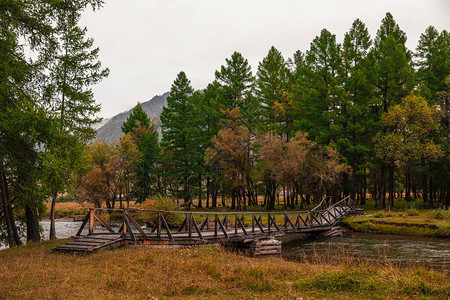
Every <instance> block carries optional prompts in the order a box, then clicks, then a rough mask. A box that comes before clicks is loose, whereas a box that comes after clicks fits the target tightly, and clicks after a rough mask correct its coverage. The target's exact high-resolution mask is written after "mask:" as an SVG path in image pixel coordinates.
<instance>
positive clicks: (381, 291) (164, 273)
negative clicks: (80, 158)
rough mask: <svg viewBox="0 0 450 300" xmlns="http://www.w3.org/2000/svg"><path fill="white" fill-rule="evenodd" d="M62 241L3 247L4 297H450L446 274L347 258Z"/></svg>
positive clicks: (0, 267) (1, 280)
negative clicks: (81, 247) (70, 248)
mask: <svg viewBox="0 0 450 300" xmlns="http://www.w3.org/2000/svg"><path fill="white" fill-rule="evenodd" d="M59 243H62V241H57V242H43V243H39V244H34V245H27V246H25V247H20V248H15V249H8V250H4V251H0V290H1V291H2V294H1V296H0V297H1V298H57V299H73V298H92V299H100V298H102V299H104V298H106V299H123V298H129V299H144V298H146V299H152V298H153V297H156V298H159V299H161V298H162V299H164V298H171V297H174V298H179V299H185V298H191V299H202V298H216V299H218V298H220V299H236V298H239V299H280V298H284V299H293V298H294V299H295V298H302V297H303V298H307V299H316V298H320V299H324V298H325V299H362V298H367V299H405V298H421V299H423V298H430V299H435V298H440V299H446V298H447V297H449V296H450V281H449V278H448V275H445V274H443V273H439V272H432V271H427V270H425V269H421V268H418V269H412V268H411V269H399V268H396V267H393V266H389V265H387V266H379V265H369V264H365V263H364V262H358V263H357V264H354V263H355V262H352V264H349V263H347V262H345V261H342V262H340V263H339V264H338V265H330V264H327V263H323V262H320V261H316V262H315V263H297V262H292V261H286V260H283V259H282V258H264V259H257V258H248V257H243V256H240V255H237V254H234V253H230V252H226V251H224V250H222V249H220V248H210V247H205V248H197V249H181V250H173V249H155V248H146V247H144V248H137V249H119V250H115V251H105V252H99V253H95V254H92V255H83V256H79V255H67V254H52V253H51V251H50V249H51V247H53V246H55V245H56V244H59Z"/></svg>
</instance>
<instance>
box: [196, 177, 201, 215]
mask: <svg viewBox="0 0 450 300" xmlns="http://www.w3.org/2000/svg"><path fill="white" fill-rule="evenodd" d="M197 206H198V208H202V174H200V173H199V174H198V205H197Z"/></svg>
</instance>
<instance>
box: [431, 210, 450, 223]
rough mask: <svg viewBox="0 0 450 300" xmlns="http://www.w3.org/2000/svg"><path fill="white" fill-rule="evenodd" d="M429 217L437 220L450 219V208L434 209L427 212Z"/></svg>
mask: <svg viewBox="0 0 450 300" xmlns="http://www.w3.org/2000/svg"><path fill="white" fill-rule="evenodd" d="M427 217H428V218H430V219H436V220H448V219H450V210H448V209H446V210H445V209H433V210H430V211H429V212H428V213H427Z"/></svg>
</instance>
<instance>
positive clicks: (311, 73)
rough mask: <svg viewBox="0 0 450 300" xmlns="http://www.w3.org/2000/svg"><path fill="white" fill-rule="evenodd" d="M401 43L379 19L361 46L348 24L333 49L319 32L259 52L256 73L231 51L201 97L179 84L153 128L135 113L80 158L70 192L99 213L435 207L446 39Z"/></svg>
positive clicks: (440, 190)
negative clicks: (320, 205) (171, 203)
mask: <svg viewBox="0 0 450 300" xmlns="http://www.w3.org/2000/svg"><path fill="white" fill-rule="evenodd" d="M405 42H406V33H405V32H403V31H402V30H401V29H400V28H399V26H398V24H397V23H396V22H395V20H394V18H393V16H392V15H391V14H390V13H387V14H386V16H385V18H384V19H383V20H382V21H381V26H380V28H379V29H378V31H377V35H376V37H375V38H374V39H372V38H371V37H370V35H369V33H368V30H367V28H366V26H365V24H364V23H363V22H362V21H360V20H359V19H357V20H355V21H354V22H353V25H352V27H351V28H350V29H349V31H348V32H347V33H346V34H345V37H344V41H343V42H342V43H338V42H337V41H336V37H335V35H334V34H332V33H330V32H329V31H328V30H326V29H323V30H322V31H321V32H320V35H319V36H317V37H316V38H314V40H313V41H312V42H311V46H310V49H309V50H307V51H305V52H302V51H297V52H296V53H295V54H294V56H293V57H292V58H288V59H285V58H284V57H283V55H282V54H281V53H280V51H278V50H277V49H276V48H275V47H272V48H270V49H269V52H268V53H267V56H266V57H264V58H263V59H262V61H261V62H260V63H259V65H258V68H257V71H256V74H255V75H253V73H252V70H251V67H250V65H249V63H248V61H247V59H245V58H244V57H243V56H242V54H240V53H239V52H234V53H233V54H232V55H231V57H230V58H227V59H225V64H224V65H222V66H220V68H219V69H218V70H217V71H216V72H215V80H214V81H213V82H212V83H210V84H209V85H208V86H207V87H206V88H205V89H204V90H201V91H194V89H193V88H192V86H191V84H190V81H189V79H188V77H187V75H186V74H185V73H184V72H180V73H179V74H178V76H177V78H176V79H175V81H174V82H173V85H172V88H171V90H170V95H169V97H168V99H167V102H168V104H167V107H165V108H164V110H163V113H162V114H161V118H160V120H149V118H148V117H147V115H146V114H145V112H144V111H143V110H142V108H141V107H140V105H139V104H138V105H137V106H136V107H135V108H134V110H133V112H132V114H131V115H130V117H129V118H128V119H127V121H126V122H125V123H124V124H123V126H122V131H123V133H124V134H125V135H124V136H123V137H122V138H121V139H120V141H117V143H115V144H113V145H107V144H106V143H105V142H103V141H96V142H94V143H93V144H91V145H90V146H89V147H88V149H87V152H86V157H87V160H88V161H89V162H90V166H91V167H90V170H89V171H87V173H84V174H81V175H80V174H79V175H80V176H79V177H78V183H79V184H78V187H77V194H78V195H79V196H80V197H81V199H83V200H85V201H92V202H94V203H95V205H97V206H101V205H102V204H103V202H104V201H106V203H105V205H107V206H108V207H114V206H115V202H116V201H115V199H120V201H122V199H135V198H136V199H137V201H138V202H143V201H145V200H146V199H148V198H151V197H152V196H153V195H158V194H165V195H171V196H173V197H174V198H176V199H183V200H184V202H186V203H193V204H194V203H195V205H196V206H197V207H199V208H201V207H206V208H209V207H212V208H214V207H217V205H218V204H220V205H221V206H223V207H226V206H229V207H230V208H231V209H246V207H247V206H248V205H257V204H262V205H264V206H265V207H266V208H267V209H269V210H270V209H274V208H275V203H276V201H278V202H279V201H280V199H279V198H280V196H281V197H282V200H281V203H283V204H284V209H286V208H294V207H299V208H300V209H304V207H305V206H304V205H305V204H306V205H308V204H310V203H311V202H317V201H318V200H320V199H322V197H323V196H324V195H329V196H333V197H334V198H335V199H338V198H342V197H344V196H347V195H351V198H352V199H353V201H354V202H355V203H358V204H364V203H365V200H366V198H367V197H371V198H372V199H376V205H377V208H378V209H383V208H386V207H393V206H394V205H395V203H394V199H395V198H406V199H407V200H412V199H417V198H422V199H423V202H424V205H426V206H428V207H437V206H444V205H445V206H448V205H449V204H450V202H449V195H448V178H449V176H448V175H449V173H448V172H449V170H448V166H449V161H448V157H449V156H448V149H449V147H448V141H449V140H448V137H449V108H448V91H449V84H450V77H449V35H448V32H447V31H445V30H444V31H443V32H441V33H439V32H438V31H437V30H436V29H435V28H434V27H432V26H430V27H428V28H427V29H426V30H425V32H424V33H423V34H422V35H421V37H420V40H419V43H418V45H417V48H416V50H415V51H414V52H413V51H411V50H408V49H407V48H406V47H405ZM158 127H161V134H162V139H161V141H159V134H158V130H157V128H158ZM99 187H101V188H99ZM258 196H260V197H264V200H263V202H262V203H259V202H258ZM192 199H195V202H191V200H192ZM226 199H231V204H230V203H228V202H226V201H225V200H226ZM218 201H219V203H218ZM260 202H261V201H260ZM121 203H122V202H120V205H122V204H121Z"/></svg>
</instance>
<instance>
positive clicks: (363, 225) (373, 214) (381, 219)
mask: <svg viewBox="0 0 450 300" xmlns="http://www.w3.org/2000/svg"><path fill="white" fill-rule="evenodd" d="M420 203H421V201H420V200H416V201H404V200H403V201H400V200H397V201H396V202H395V203H394V208H393V209H387V210H381V211H379V210H374V209H373V203H370V201H369V203H366V205H365V206H364V207H365V208H366V210H365V215H363V216H352V217H347V218H344V219H343V220H342V223H343V224H345V225H347V226H348V227H349V228H351V229H352V230H355V231H361V232H376V233H385V234H404V235H416V236H434V237H448V236H450V210H449V209H446V210H443V209H433V210H432V209H424V208H422V207H421V206H420Z"/></svg>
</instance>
